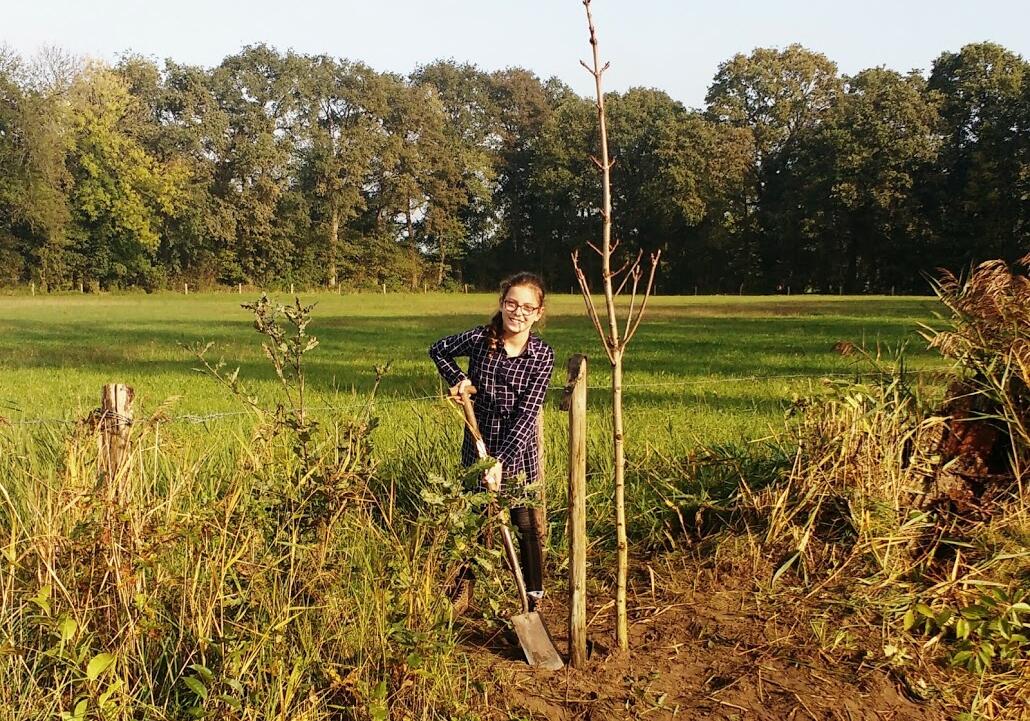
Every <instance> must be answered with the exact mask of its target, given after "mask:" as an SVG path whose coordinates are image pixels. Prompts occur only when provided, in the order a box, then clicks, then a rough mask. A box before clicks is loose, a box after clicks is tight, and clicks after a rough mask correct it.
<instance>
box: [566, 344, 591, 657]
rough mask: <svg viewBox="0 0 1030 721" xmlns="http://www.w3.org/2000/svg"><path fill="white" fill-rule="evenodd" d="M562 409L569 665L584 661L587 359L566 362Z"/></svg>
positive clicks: (585, 616) (584, 357)
mask: <svg viewBox="0 0 1030 721" xmlns="http://www.w3.org/2000/svg"><path fill="white" fill-rule="evenodd" d="M568 371H569V378H568V382H567V384H566V386H565V396H564V398H563V399H562V406H561V407H562V410H567V411H568V412H569V506H568V508H569V663H570V664H571V665H572V666H573V667H580V668H581V667H582V666H583V665H584V664H585V663H586V660H587V605H586V584H587V513H586V496H587V493H586V480H587V425H586V417H587V358H586V356H584V355H574V356H572V358H570V359H569V365H568Z"/></svg>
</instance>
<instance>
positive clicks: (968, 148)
mask: <svg viewBox="0 0 1030 721" xmlns="http://www.w3.org/2000/svg"><path fill="white" fill-rule="evenodd" d="M607 107H608V113H609V122H610V128H609V137H610V143H611V148H612V151H613V153H614V155H615V158H616V165H615V167H614V169H613V183H614V195H613V206H614V220H615V226H614V236H615V238H617V239H618V241H619V253H620V254H621V253H625V254H626V255H627V256H629V255H631V254H635V253H636V252H637V251H638V250H639V249H646V250H650V249H657V248H661V249H662V251H663V258H664V259H665V270H664V272H663V273H662V274H661V279H660V283H659V290H660V292H666V293H673V292H679V293H683V292H688V293H689V292H695V291H698V292H737V291H740V290H744V291H745V292H749V291H750V292H787V291H788V290H790V291H791V292H805V291H822V292H827V291H833V292H836V291H838V290H841V289H843V290H845V291H848V292H876V291H890V290H895V291H897V292H903V291H920V290H923V289H924V288H925V287H926V286H925V281H924V279H923V277H922V274H923V273H927V272H933V270H934V269H935V268H936V267H938V266H948V267H952V268H962V267H967V266H968V265H969V264H971V263H975V262H977V261H979V260H982V259H986V258H995V257H1001V258H1006V259H1010V260H1014V259H1015V258H1017V257H1019V256H1020V255H1022V254H1024V253H1025V252H1027V251H1028V250H1030V238H1028V235H1030V230H1028V218H1027V215H1028V207H1030V70H1028V66H1027V62H1026V61H1024V60H1023V59H1022V58H1021V57H1019V56H1018V55H1016V54H1014V53H1012V52H1009V51H1008V50H1006V49H1005V48H1003V47H1000V46H998V45H994V44H991V43H981V44H975V45H968V46H966V47H964V48H962V49H961V50H959V51H958V52H945V53H943V54H942V55H941V56H940V57H938V58H937V59H936V60H934V61H933V63H932V66H931V67H930V69H929V73H928V75H927V76H923V75H921V74H919V73H917V72H913V73H910V74H908V75H902V74H899V73H896V72H894V71H890V70H886V69H883V68H873V69H869V70H864V71H862V72H859V73H857V74H856V75H854V76H843V75H841V74H840V73H839V72H838V70H837V67H836V65H835V64H834V63H833V62H832V61H831V60H830V59H828V58H827V57H825V56H823V55H821V54H819V53H815V52H812V51H809V50H807V49H805V48H803V47H801V46H798V45H791V46H789V47H787V48H784V49H768V48H759V49H756V50H754V51H753V52H751V53H750V54H749V55H744V54H740V55H737V56H735V57H733V58H731V59H729V60H727V61H726V62H725V63H723V64H722V65H720V67H719V68H718V70H717V72H716V74H715V77H714V78H713V80H712V84H711V86H710V88H709V92H708V95H707V98H706V107H704V108H701V109H690V108H686V107H684V106H683V105H682V104H681V103H679V102H677V101H676V100H674V99H673V98H671V97H669V96H668V95H667V94H666V93H665V92H663V91H661V90H657V89H653V88H634V89H631V90H629V91H627V92H625V93H621V94H619V93H613V94H611V95H610V96H609V100H608V103H607ZM594 123H595V111H594V107H593V103H592V101H590V100H588V99H585V98H582V97H580V96H578V95H576V94H575V93H573V92H572V91H571V90H570V89H569V88H568V87H566V86H565V85H563V84H562V83H560V82H558V81H556V80H553V79H552V80H547V81H542V80H541V79H540V78H538V77H536V76H535V75H533V74H532V73H531V72H528V71H526V70H523V69H519V68H510V69H507V70H503V71H498V72H493V73H488V72H484V71H482V70H480V69H478V68H476V67H475V66H472V65H468V64H461V63H457V62H454V61H437V62H433V63H430V64H428V65H424V66H420V67H418V68H416V69H415V70H414V71H413V72H412V73H411V74H410V75H409V76H408V77H402V76H399V75H395V74H391V73H380V72H377V71H375V70H374V69H372V68H370V67H368V66H366V65H364V64H362V63H360V62H356V61H350V60H341V59H337V58H333V57H329V56H325V55H319V56H308V55H299V54H297V53H293V52H286V53H283V52H280V51H278V50H275V49H274V48H271V47H268V46H264V45H257V46H251V47H247V48H244V49H243V50H242V51H241V52H239V53H237V54H236V55H232V56H230V57H227V58H225V60H224V61H223V62H222V63H221V64H220V65H218V66H217V67H215V68H201V67H192V66H187V65H180V64H178V63H175V62H174V61H171V60H168V61H165V62H164V63H163V64H158V63H155V62H154V61H152V60H150V59H148V58H143V57H138V56H126V57H124V58H122V59H121V60H120V61H119V62H118V63H117V64H116V65H115V66H114V67H105V66H102V65H99V64H95V63H83V62H79V61H76V60H75V59H74V58H70V57H69V56H66V55H64V54H62V53H60V52H57V51H53V50H50V51H47V52H45V53H42V54H41V55H39V56H38V57H36V58H32V59H24V58H20V57H18V56H17V55H15V54H13V53H11V52H10V51H7V50H4V49H3V48H0V284H8V285H11V284H17V283H26V282H29V281H32V282H35V283H36V284H37V286H39V287H41V288H43V289H47V290H60V289H64V288H78V287H79V286H82V287H83V288H85V289H91V290H95V289H105V288H118V287H142V288H147V289H152V288H159V287H164V286H168V285H172V284H178V283H181V282H189V283H191V284H193V285H212V284H217V283H223V284H236V283H250V284H276V283H288V282H298V283H302V284H311V285H321V286H324V287H330V288H332V287H336V286H338V285H344V286H347V287H362V286H373V285H374V286H378V285H380V284H383V283H386V284H388V285H390V286H392V287H395V288H421V287H422V286H423V285H424V284H428V285H431V286H433V287H447V286H451V285H454V284H459V283H471V284H473V285H477V286H480V287H489V286H491V285H492V284H493V283H494V282H496V279H497V277H498V276H499V275H501V274H503V273H505V272H508V271H510V270H514V269H519V268H528V269H533V270H537V271H539V272H541V273H542V274H543V275H544V276H545V277H546V278H547V279H548V280H549V281H550V282H551V283H552V284H553V285H554V286H556V287H557V288H562V289H564V288H569V287H571V286H572V285H573V282H572V276H571V267H570V264H569V263H568V252H569V251H570V250H571V249H572V248H575V247H580V246H582V245H583V244H584V243H585V242H586V241H587V240H592V239H594V237H595V236H596V235H597V233H598V229H599V227H600V218H599V216H598V211H597V205H598V198H599V189H598V179H597V174H596V173H595V172H594V169H593V167H592V161H591V155H593V154H594V153H595V145H596V131H595V129H594Z"/></svg>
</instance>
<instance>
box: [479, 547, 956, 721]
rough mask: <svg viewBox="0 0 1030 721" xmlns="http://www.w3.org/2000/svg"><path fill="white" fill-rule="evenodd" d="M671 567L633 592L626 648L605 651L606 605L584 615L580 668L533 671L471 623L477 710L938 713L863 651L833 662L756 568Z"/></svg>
mask: <svg viewBox="0 0 1030 721" xmlns="http://www.w3.org/2000/svg"><path fill="white" fill-rule="evenodd" d="M677 573H678V577H671V578H664V579H663V581H664V583H663V584H662V585H663V588H662V590H661V591H659V593H657V594H654V595H652V592H651V590H650V589H648V590H646V591H644V592H642V593H641V592H639V590H640V589H639V588H638V593H637V594H635V597H634V598H632V599H631V603H630V623H631V626H630V639H631V649H632V650H631V652H630V653H629V654H628V655H621V654H618V653H612V652H611V651H610V650H609V649H610V648H611V647H613V646H614V630H613V627H612V624H611V620H612V614H611V608H610V606H607V607H601V608H593V609H591V610H590V612H589V613H588V618H590V617H591V614H592V616H593V620H592V622H591V625H590V628H589V631H590V636H591V641H592V653H591V658H590V660H589V661H588V663H587V665H586V667H585V668H582V669H569V668H567V669H565V670H563V671H559V672H557V673H548V672H546V671H537V670H534V669H531V668H529V667H528V666H527V665H526V664H525V662H524V661H523V660H522V658H521V655H520V654H521V652H520V650H519V649H518V647H517V646H513V645H512V643H511V642H510V641H509V640H507V639H506V638H505V636H504V634H502V633H499V632H494V633H490V632H488V631H486V630H485V629H484V626H483V624H477V623H475V622H468V623H467V624H466V625H465V626H464V628H463V650H464V652H465V653H466V654H467V655H468V657H469V659H470V662H471V664H472V667H473V670H474V673H473V675H474V677H475V678H477V679H483V680H492V681H493V684H488V685H487V686H488V688H487V690H486V691H485V693H484V694H483V697H482V702H481V706H482V708H479V709H477V711H478V712H480V713H481V714H483V716H484V717H486V718H490V719H502V718H503V719H507V718H519V719H548V720H554V721H573V720H583V721H602V720H606V719H635V718H642V719H643V718H646V719H726V720H727V721H729V720H730V719H737V720H741V721H742V720H744V719H763V720H765V719H768V720H769V721H772V720H773V719H799V720H800V719H820V720H821V719H827V720H828V721H857V720H858V719H870V720H873V719H875V720H877V721H887V720H896V721H902V720H904V719H912V720H915V719H919V720H921V721H924V720H925V721H929V720H931V719H933V720H936V719H941V718H943V716H942V715H941V714H940V713H939V712H937V711H936V710H934V709H933V708H931V707H929V706H927V705H921V704H919V703H917V702H915V701H914V700H912V699H910V698H907V697H906V696H905V692H904V690H903V689H902V688H901V687H899V686H897V685H896V684H895V682H894V681H893V680H892V678H891V677H890V675H889V674H888V672H886V671H884V670H882V669H879V668H875V667H872V666H869V665H867V664H865V663H864V662H863V661H862V659H863V658H865V654H864V653H862V652H855V653H853V654H852V656H853V658H851V659H847V658H845V659H839V658H838V659H835V658H831V657H830V656H828V655H826V654H825V653H823V652H822V651H821V650H820V649H819V646H818V644H815V643H813V642H812V636H811V633H809V632H808V631H807V630H806V629H804V628H803V627H801V626H800V624H799V623H798V622H797V621H796V620H794V621H792V620H790V619H788V618H786V617H783V616H781V615H780V614H779V613H778V611H777V609H776V608H762V606H761V603H760V601H759V600H758V599H759V598H760V596H758V595H756V594H754V593H753V592H752V591H751V583H752V581H751V578H753V575H752V576H751V577H750V578H748V579H744V578H742V577H737V576H733V575H721V576H716V575H715V574H712V573H710V572H708V571H707V570H699V569H696V568H695V569H690V568H689V567H686V566H684V567H683V568H682V569H681V570H680V571H678V572H677ZM645 583H646V581H645ZM670 589H671V590H670ZM741 589H746V590H741ZM558 601H559V599H557V598H550V599H548V605H546V606H545V607H544V610H543V615H544V617H545V619H547V621H548V625H549V628H550V630H551V634H552V637H553V638H554V641H555V645H556V646H557V647H558V648H559V649H560V650H564V649H566V648H567V638H566V633H565V627H566V621H565V619H566V616H567V611H566V608H565V607H564V605H562V603H559V602H558Z"/></svg>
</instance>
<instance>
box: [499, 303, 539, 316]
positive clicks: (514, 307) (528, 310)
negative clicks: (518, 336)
mask: <svg viewBox="0 0 1030 721" xmlns="http://www.w3.org/2000/svg"><path fill="white" fill-rule="evenodd" d="M501 307H502V308H504V309H505V310H506V311H508V312H509V313H515V312H516V311H520V310H521V311H522V313H523V314H524V315H533V314H534V313H536V312H537V311H538V310H540V306H538V305H529V304H528V303H524V304H521V305H520V304H519V303H517V302H516V301H514V300H506V301H504V302H502V303H501Z"/></svg>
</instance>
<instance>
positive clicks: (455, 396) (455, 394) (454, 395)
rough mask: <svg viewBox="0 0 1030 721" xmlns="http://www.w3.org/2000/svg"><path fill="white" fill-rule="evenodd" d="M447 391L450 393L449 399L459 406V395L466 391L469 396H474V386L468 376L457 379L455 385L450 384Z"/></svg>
mask: <svg viewBox="0 0 1030 721" xmlns="http://www.w3.org/2000/svg"><path fill="white" fill-rule="evenodd" d="M449 392H450V394H451V395H450V398H451V400H452V401H454V402H455V403H457V404H458V405H459V406H460V405H461V396H462V395H463V394H466V393H467V394H468V395H470V396H474V395H475V394H476V387H475V386H474V385H472V381H470V380H469V379H468V378H463V379H462V380H460V381H458V383H457V384H456V385H453V386H451V389H450V391H449Z"/></svg>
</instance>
